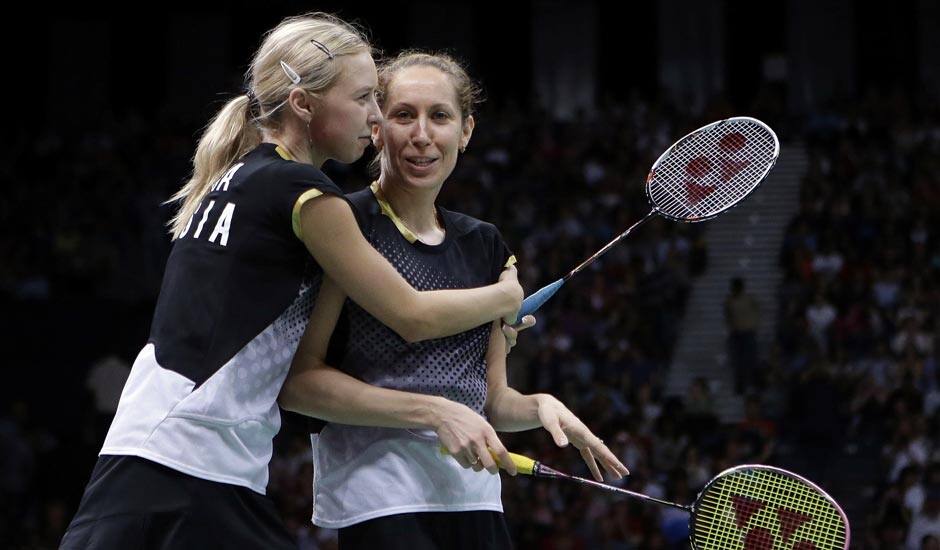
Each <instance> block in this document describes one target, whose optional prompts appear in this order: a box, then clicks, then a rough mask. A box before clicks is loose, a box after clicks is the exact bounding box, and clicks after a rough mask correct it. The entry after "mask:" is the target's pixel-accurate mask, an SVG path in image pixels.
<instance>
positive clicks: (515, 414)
mask: <svg viewBox="0 0 940 550" xmlns="http://www.w3.org/2000/svg"><path fill="white" fill-rule="evenodd" d="M548 397H550V396H548V395H546V394H532V395H523V394H521V393H519V392H518V391H516V390H514V389H513V388H510V387H503V388H502V389H501V390H500V391H498V392H497V393H496V394H495V395H491V396H488V398H487V404H486V415H487V418H488V419H489V421H490V424H492V425H493V428H495V429H496V431H498V432H521V431H524V430H531V429H533V428H540V427H542V423H541V420H540V419H539V402H540V400H542V399H546V398H548Z"/></svg>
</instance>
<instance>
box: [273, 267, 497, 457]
mask: <svg viewBox="0 0 940 550" xmlns="http://www.w3.org/2000/svg"><path fill="white" fill-rule="evenodd" d="M345 299H346V296H345V295H344V294H343V292H342V290H340V288H339V287H338V286H337V285H336V284H335V283H334V282H333V281H332V280H331V279H330V278H329V277H324V278H323V284H322V285H321V288H320V293H319V296H318V297H317V303H316V305H315V306H314V308H313V312H312V313H311V315H310V322H309V324H308V325H307V330H306V332H304V336H303V338H302V339H301V341H300V345H299V347H298V349H297V353H296V354H295V355H294V360H293V363H292V364H291V370H290V373H289V374H288V376H287V380H286V381H285V382H284V386H283V388H282V389H281V395H280V397H279V398H278V402H279V404H280V405H281V407H283V408H284V409H286V410H289V411H294V412H297V413H300V414H304V415H307V416H313V417H316V418H321V419H323V420H327V421H331V422H339V423H343V424H350V425H356V426H382V427H386V428H426V429H432V430H434V431H435V432H436V433H437V435H438V437H439V438H440V440H441V444H442V445H443V446H445V447H446V448H447V450H448V452H450V454H451V455H453V456H454V458H456V459H457V461H458V462H459V463H460V464H461V465H462V466H463V467H465V468H469V467H471V466H472V465H473V463H477V460H476V457H477V456H478V455H477V453H478V451H479V449H486V448H487V447H489V448H491V449H494V450H497V451H498V452H501V453H506V449H505V448H504V447H503V445H502V443H501V442H500V441H499V438H498V436H497V435H496V432H495V430H493V428H492V427H491V426H490V425H489V424H488V423H487V422H486V420H485V419H484V418H483V417H481V416H480V415H478V414H477V413H476V412H474V411H473V410H472V409H470V408H469V407H467V406H465V405H462V404H460V403H455V402H453V401H449V400H447V399H445V398H443V397H439V396H434V395H424V394H418V393H408V392H403V391H397V390H391V389H386V388H379V387H376V386H372V385H370V384H367V383H365V382H363V381H361V380H359V379H357V378H354V377H352V376H349V375H348V374H346V373H344V372H342V371H340V370H337V369H335V368H333V367H331V366H329V365H327V364H326V363H325V358H326V352H327V348H328V346H329V342H330V337H331V336H332V334H333V330H334V328H335V327H336V321H337V319H339V315H340V312H341V311H342V308H343V302H344V301H345ZM485 454H486V456H485V457H483V456H481V457H480V461H479V463H480V464H482V465H483V467H487V469H490V471H492V472H495V471H496V465H495V463H494V462H493V460H492V458H491V457H490V456H489V454H488V453H485ZM506 460H509V458H508V455H507V456H506ZM504 463H505V462H504ZM509 463H511V460H510V461H509ZM507 471H510V473H511V474H513V475H515V468H514V467H511V468H507Z"/></svg>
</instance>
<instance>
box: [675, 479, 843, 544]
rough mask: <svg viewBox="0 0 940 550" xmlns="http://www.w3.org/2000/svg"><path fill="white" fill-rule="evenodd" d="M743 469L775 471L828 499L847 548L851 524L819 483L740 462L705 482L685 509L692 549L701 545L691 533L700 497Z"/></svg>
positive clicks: (693, 531)
mask: <svg viewBox="0 0 940 550" xmlns="http://www.w3.org/2000/svg"><path fill="white" fill-rule="evenodd" d="M743 470H764V471H770V472H774V473H777V474H780V475H783V476H786V477H790V478H793V479H796V480H797V481H800V482H802V483H805V484H806V485H808V486H809V487H811V488H812V489H814V490H815V491H816V492H817V493H819V494H820V495H821V496H822V497H823V498H824V499H825V500H826V501H828V502H829V504H831V505H832V507H833V508H835V509H836V512H838V513H839V516H840V517H841V518H842V524H843V525H845V550H848V548H849V543H850V542H851V540H852V528H851V525H850V524H849V518H848V516H846V515H845V512H844V511H843V510H842V507H841V506H839V503H838V502H836V501H835V499H834V498H832V497H831V496H829V493H827V492H826V491H823V490H822V488H820V487H819V485H816V484H815V483H813V482H812V481H810V480H808V479H806V478H805V477H803V476H801V475H799V474H794V473H793V472H791V471H789V470H784V469H783V468H777V467H776V466H767V465H765V464H741V465H738V466H732V467H731V468H728V469H727V470H724V471H723V472H721V473H719V474H717V475H716V476H715V477H713V478H711V479H710V480H708V483H706V484H705V486H704V487H702V490H701V491H699V493H698V495H697V496H696V497H695V502H693V503H692V504H691V505H690V506H689V507H688V508H687V510H688V511H689V544H690V545H691V546H692V549H693V550H702V548H701V547H699V546H698V545H696V544H695V538H694V536H693V535H694V534H695V522H696V518H697V517H698V509H699V505H700V504H701V502H702V498H703V497H704V496H705V493H707V492H708V490H709V489H710V488H711V486H712V485H714V484H715V483H716V482H718V481H719V480H720V479H723V478H724V477H726V476H728V475H731V474H735V473H738V472H740V471H743Z"/></svg>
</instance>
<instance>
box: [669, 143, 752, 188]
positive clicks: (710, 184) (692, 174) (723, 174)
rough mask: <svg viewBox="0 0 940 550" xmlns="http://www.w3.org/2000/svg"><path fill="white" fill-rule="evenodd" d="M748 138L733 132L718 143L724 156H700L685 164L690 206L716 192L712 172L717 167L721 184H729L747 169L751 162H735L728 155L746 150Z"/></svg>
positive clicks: (686, 186)
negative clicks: (711, 157) (712, 157)
mask: <svg viewBox="0 0 940 550" xmlns="http://www.w3.org/2000/svg"><path fill="white" fill-rule="evenodd" d="M746 143H747V138H746V137H744V134H742V133H740V132H732V133H730V134H728V135H726V136H724V137H723V138H721V140H719V141H718V148H719V149H721V151H722V153H725V154H724V155H722V156H720V157H718V158H717V159H710V158H709V157H707V156H698V157H695V158H693V159H692V160H690V161H689V162H687V163H686V164H685V174H686V176H689V179H687V180H686V182H685V200H686V201H687V202H688V203H689V204H698V203H699V202H701V201H702V200H703V199H705V198H706V197H708V196H709V195H711V194H712V193H714V192H715V189H716V188H717V187H716V185H715V183H714V181H713V180H714V176H712V172H714V169H715V168H716V167H717V168H718V169H719V170H720V175H719V177H720V179H721V183H728V181H729V180H731V178H733V177H734V176H736V175H738V173H739V172H741V170H744V169H745V168H747V166H748V165H749V164H751V161H749V160H734V159H731V158H728V156H727V155H728V154H731V153H736V152H738V151H740V150H741V149H743V148H744V145H745V144H746Z"/></svg>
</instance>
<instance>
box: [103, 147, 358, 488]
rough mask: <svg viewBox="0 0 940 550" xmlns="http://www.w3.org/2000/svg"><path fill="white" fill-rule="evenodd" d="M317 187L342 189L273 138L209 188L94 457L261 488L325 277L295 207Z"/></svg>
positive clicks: (179, 245) (177, 247)
mask: <svg viewBox="0 0 940 550" xmlns="http://www.w3.org/2000/svg"><path fill="white" fill-rule="evenodd" d="M323 193H332V194H336V195H339V196H342V193H341V191H340V189H339V188H338V187H337V186H336V185H335V184H334V183H333V182H331V181H330V180H329V178H327V177H326V176H325V175H324V174H323V173H322V172H321V171H320V170H318V169H317V168H315V167H313V166H311V165H307V164H302V163H297V162H293V161H292V160H290V156H289V155H288V154H287V152H286V151H284V150H283V149H281V148H280V147H277V146H275V145H274V144H269V143H263V144H261V145H259V146H258V147H257V148H255V149H254V150H252V151H251V152H249V153H248V154H246V155H245V156H243V157H242V158H241V159H239V160H238V161H237V162H235V163H234V164H233V165H232V166H231V167H230V168H229V169H228V170H227V171H226V172H225V174H224V175H223V176H222V177H221V178H219V180H218V181H216V182H214V183H213V184H212V185H211V188H210V191H209V193H208V195H207V196H206V197H205V198H204V199H203V201H202V203H201V204H200V205H199V208H198V209H197V210H196V212H195V214H194V215H193V216H192V218H191V219H190V220H189V222H188V223H187V225H186V228H185V230H184V231H183V232H182V234H181V235H180V236H179V238H177V239H176V240H175V242H174V244H173V250H172V252H171V253H170V257H169V259H168V261H167V265H166V273H165V274H164V278H163V285H162V287H161V289H160V297H159V299H158V301H157V307H156V312H155V313H154V317H153V324H152V326H151V332H150V339H149V342H148V343H147V345H146V346H145V347H144V348H143V350H142V351H141V352H140V354H139V355H138V357H137V360H136V361H135V362H134V367H133V369H132V370H131V375H130V377H129V378H128V381H127V384H126V386H125V387H124V392H123V393H122V395H121V402H120V405H119V406H118V410H117V414H116V415H115V418H114V421H113V423H112V425H111V429H110V430H109V432H108V436H107V438H106V439H105V442H104V447H103V448H102V450H101V454H103V455H136V456H140V457H143V458H146V459H149V460H153V461H155V462H158V463H160V464H163V465H165V466H168V467H170V468H173V469H176V470H178V471H181V472H184V473H187V474H190V475H193V476H196V477H199V478H203V479H208V480H212V481H219V482H223V483H231V484H235V485H241V486H245V487H249V488H251V489H253V490H255V491H257V492H259V493H264V492H265V487H266V486H267V481H268V462H269V461H270V458H271V452H272V438H273V437H274V435H275V434H276V433H277V431H278V429H279V428H280V413H279V411H278V407H277V396H278V393H279V392H280V389H281V385H282V384H283V382H284V378H285V377H286V375H287V371H288V369H289V367H290V362H291V358H292V357H293V355H294V352H295V350H296V349H297V344H298V342H299V340H300V337H301V335H302V334H303V332H304V329H305V328H306V325H307V320H308V318H309V314H310V310H311V308H312V304H313V300H314V298H315V295H316V291H317V290H318V288H319V284H320V279H321V275H322V272H321V270H320V268H319V266H318V265H316V263H315V262H314V261H313V259H312V258H311V256H310V255H309V253H308V252H307V250H306V248H305V247H304V245H303V242H302V241H301V240H300V238H299V237H300V224H299V214H300V207H301V206H302V205H303V204H304V202H306V201H308V200H310V199H312V198H314V197H317V196H319V195H321V194H323Z"/></svg>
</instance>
